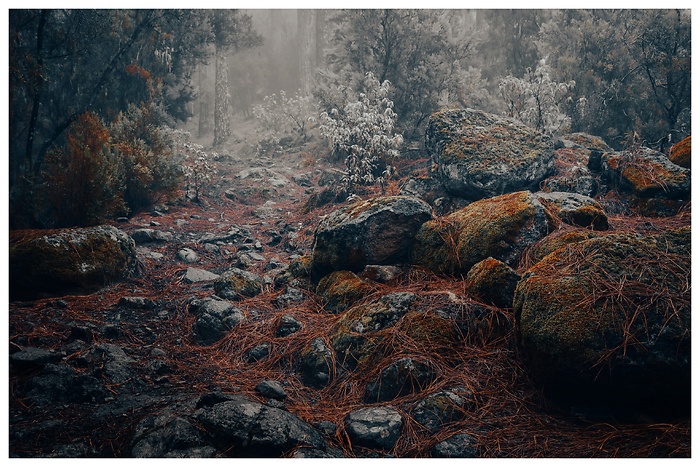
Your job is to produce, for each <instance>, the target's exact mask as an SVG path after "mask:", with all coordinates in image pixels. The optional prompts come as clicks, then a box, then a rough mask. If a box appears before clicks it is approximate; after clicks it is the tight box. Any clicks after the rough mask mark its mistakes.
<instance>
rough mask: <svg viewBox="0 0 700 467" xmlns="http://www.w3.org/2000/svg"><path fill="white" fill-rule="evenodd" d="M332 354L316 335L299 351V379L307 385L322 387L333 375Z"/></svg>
mask: <svg viewBox="0 0 700 467" xmlns="http://www.w3.org/2000/svg"><path fill="white" fill-rule="evenodd" d="M333 367H334V355H333V352H332V351H331V349H329V348H328V346H326V343H325V342H324V341H323V339H322V338H320V337H317V338H315V339H314V340H312V341H311V342H310V343H309V345H308V346H307V347H306V349H304V351H303V352H302V353H301V379H302V381H303V382H304V384H306V385H307V386H310V387H313V388H318V389H320V388H323V387H325V386H326V385H328V383H330V381H331V378H332V376H333Z"/></svg>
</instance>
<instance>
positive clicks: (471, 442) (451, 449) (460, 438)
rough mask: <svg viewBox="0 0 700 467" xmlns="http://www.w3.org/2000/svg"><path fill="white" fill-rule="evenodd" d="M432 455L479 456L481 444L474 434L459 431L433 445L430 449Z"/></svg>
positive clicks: (445, 456) (443, 456)
mask: <svg viewBox="0 0 700 467" xmlns="http://www.w3.org/2000/svg"><path fill="white" fill-rule="evenodd" d="M430 457H442V458H471V457H479V446H478V444H477V440H476V438H474V437H473V436H472V435H470V434H467V433H458V434H456V435H452V436H450V437H449V438H447V439H446V440H444V441H441V442H439V443H437V444H436V445H435V446H433V448H432V449H431V450H430Z"/></svg>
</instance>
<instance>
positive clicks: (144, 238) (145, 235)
mask: <svg viewBox="0 0 700 467" xmlns="http://www.w3.org/2000/svg"><path fill="white" fill-rule="evenodd" d="M131 238H133V239H134V242H136V244H138V245H141V244H143V243H152V242H160V243H164V242H171V241H172V240H173V233H172V232H163V231H162V230H154V229H136V230H134V231H133V232H131Z"/></svg>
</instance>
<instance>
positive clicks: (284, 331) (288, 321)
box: [275, 314, 301, 337]
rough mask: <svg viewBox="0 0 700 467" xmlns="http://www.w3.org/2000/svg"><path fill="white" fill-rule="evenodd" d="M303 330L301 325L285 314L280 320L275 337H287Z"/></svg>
mask: <svg viewBox="0 0 700 467" xmlns="http://www.w3.org/2000/svg"><path fill="white" fill-rule="evenodd" d="M299 329H301V323H300V322H299V321H298V320H297V319H296V318H295V317H294V316H292V315H290V314H285V315H283V316H282V318H281V319H280V322H279V325H278V326H277V330H276V331H275V336H277V337H287V336H290V335H292V334H294V333H295V332H297V331H298V330H299Z"/></svg>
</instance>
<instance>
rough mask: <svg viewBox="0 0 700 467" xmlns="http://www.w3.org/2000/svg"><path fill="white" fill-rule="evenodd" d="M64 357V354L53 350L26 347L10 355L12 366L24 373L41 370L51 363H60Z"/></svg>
mask: <svg viewBox="0 0 700 467" xmlns="http://www.w3.org/2000/svg"><path fill="white" fill-rule="evenodd" d="M63 357H65V354H64V353H57V352H55V351H53V350H46V349H39V348H37V347H25V348H24V349H22V350H20V351H19V352H15V353H13V354H12V355H10V366H11V367H12V368H14V369H16V370H20V371H24V370H29V369H35V368H41V367H43V366H45V365H47V364H49V363H58V362H60V361H61V359H62V358H63Z"/></svg>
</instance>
